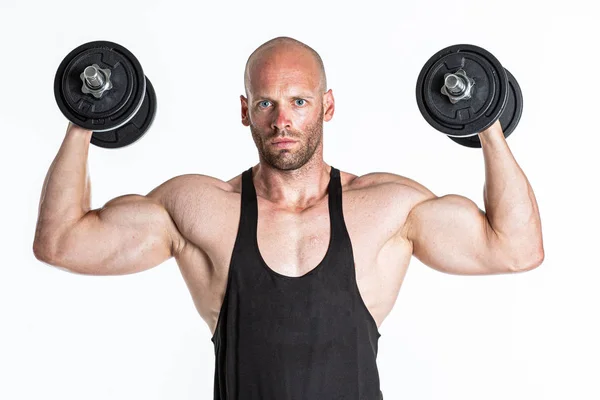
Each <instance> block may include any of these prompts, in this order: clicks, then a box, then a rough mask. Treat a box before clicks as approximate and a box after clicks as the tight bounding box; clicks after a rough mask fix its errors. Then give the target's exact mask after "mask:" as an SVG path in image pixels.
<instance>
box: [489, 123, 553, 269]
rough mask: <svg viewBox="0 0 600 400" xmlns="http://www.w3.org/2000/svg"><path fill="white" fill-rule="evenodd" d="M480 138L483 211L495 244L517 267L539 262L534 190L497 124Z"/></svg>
mask: <svg viewBox="0 0 600 400" xmlns="http://www.w3.org/2000/svg"><path fill="white" fill-rule="evenodd" d="M479 137H480V140H481V145H482V150H483V157H484V162H485V186H484V192H483V197H484V203H485V211H486V216H487V219H488V221H489V223H490V225H491V227H492V229H493V231H494V232H495V238H494V241H495V244H496V245H497V246H499V247H500V248H501V249H502V250H503V251H505V254H507V259H508V262H510V263H511V264H513V265H516V266H521V267H519V268H526V266H523V265H530V264H532V263H538V262H541V259H542V258H543V253H544V251H543V244H542V230H541V222H540V215H539V211H538V205H537V202H536V199H535V195H534V193H533V189H532V188H531V185H530V184H529V181H528V180H527V177H526V176H525V174H524V173H523V171H522V170H521V168H520V167H519V165H518V164H517V161H516V160H515V158H514V156H513V155H512V152H511V151H510V149H509V147H508V144H507V143H506V140H505V138H504V136H503V134H502V131H501V129H500V126H499V124H498V123H497V124H495V125H494V126H492V127H491V128H490V129H488V130H487V131H485V132H483V133H481V134H480V135H479Z"/></svg>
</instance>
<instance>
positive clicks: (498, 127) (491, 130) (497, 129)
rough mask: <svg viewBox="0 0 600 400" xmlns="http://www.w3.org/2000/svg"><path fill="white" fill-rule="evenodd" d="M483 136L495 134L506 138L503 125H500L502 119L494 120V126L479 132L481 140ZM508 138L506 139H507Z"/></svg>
mask: <svg viewBox="0 0 600 400" xmlns="http://www.w3.org/2000/svg"><path fill="white" fill-rule="evenodd" d="M482 136H485V137H486V138H488V137H491V136H494V137H501V138H503V139H505V138H504V132H503V131H502V125H500V120H499V119H498V120H496V122H494V123H493V124H492V126H490V127H489V128H487V129H486V130H484V131H482V132H479V140H482ZM505 140H506V139H505Z"/></svg>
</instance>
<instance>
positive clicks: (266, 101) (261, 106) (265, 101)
mask: <svg viewBox="0 0 600 400" xmlns="http://www.w3.org/2000/svg"><path fill="white" fill-rule="evenodd" d="M264 103H270V101H269V100H263V101H261V102H260V103H258V106H259V107H260V108H265V107H268V106H269V105H268V104H267V105H265V106H263V105H262V104H264Z"/></svg>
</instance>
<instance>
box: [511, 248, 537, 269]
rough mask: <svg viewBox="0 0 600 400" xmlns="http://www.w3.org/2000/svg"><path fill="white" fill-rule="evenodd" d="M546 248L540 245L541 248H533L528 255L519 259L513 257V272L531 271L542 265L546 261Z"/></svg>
mask: <svg viewBox="0 0 600 400" xmlns="http://www.w3.org/2000/svg"><path fill="white" fill-rule="evenodd" d="M544 257H545V253H544V248H543V247H542V246H540V247H539V248H537V249H535V250H532V251H531V252H529V253H528V254H527V256H523V257H519V258H518V259H513V260H512V262H511V263H510V270H511V271H512V272H525V271H531V270H532V269H535V268H537V267H539V266H540V265H542V263H543V262H544Z"/></svg>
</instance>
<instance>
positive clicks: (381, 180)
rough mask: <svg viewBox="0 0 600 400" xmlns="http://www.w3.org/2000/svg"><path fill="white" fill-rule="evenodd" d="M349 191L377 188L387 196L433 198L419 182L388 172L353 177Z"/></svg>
mask: <svg viewBox="0 0 600 400" xmlns="http://www.w3.org/2000/svg"><path fill="white" fill-rule="evenodd" d="M348 188H349V189H350V190H360V189H371V188H377V189H379V190H382V191H384V192H385V193H387V194H389V195H401V196H403V197H405V196H407V195H409V196H411V197H413V196H414V197H417V198H422V199H424V198H428V197H433V196H434V195H433V193H432V192H431V191H430V190H429V189H427V188H426V187H425V186H424V185H422V184H420V183H419V182H417V181H415V180H413V179H411V178H407V177H405V176H402V175H398V174H393V173H390V172H370V173H368V174H365V175H361V176H355V178H354V179H352V180H351V181H350V184H349V187H348Z"/></svg>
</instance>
